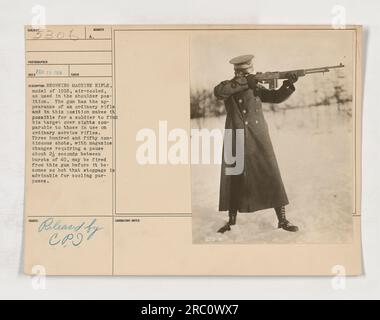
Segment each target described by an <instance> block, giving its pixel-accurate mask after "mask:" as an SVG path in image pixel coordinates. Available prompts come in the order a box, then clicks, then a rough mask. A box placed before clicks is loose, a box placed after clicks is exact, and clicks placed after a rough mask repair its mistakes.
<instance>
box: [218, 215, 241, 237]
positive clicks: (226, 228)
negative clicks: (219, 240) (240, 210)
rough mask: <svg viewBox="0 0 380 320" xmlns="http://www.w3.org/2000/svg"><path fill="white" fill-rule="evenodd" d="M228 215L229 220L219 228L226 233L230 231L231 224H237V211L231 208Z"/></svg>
mask: <svg viewBox="0 0 380 320" xmlns="http://www.w3.org/2000/svg"><path fill="white" fill-rule="evenodd" d="M228 217H229V220H228V222H227V223H226V224H225V225H224V226H223V227H221V228H220V229H219V230H218V232H219V233H225V232H226V231H230V230H231V226H233V225H235V224H236V217H237V211H235V210H230V211H229V212H228Z"/></svg>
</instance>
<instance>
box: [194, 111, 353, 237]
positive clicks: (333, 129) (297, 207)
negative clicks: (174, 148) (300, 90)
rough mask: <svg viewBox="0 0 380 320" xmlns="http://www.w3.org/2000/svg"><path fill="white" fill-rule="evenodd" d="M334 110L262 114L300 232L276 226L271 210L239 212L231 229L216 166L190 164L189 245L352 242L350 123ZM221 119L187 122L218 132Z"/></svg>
mask: <svg viewBox="0 0 380 320" xmlns="http://www.w3.org/2000/svg"><path fill="white" fill-rule="evenodd" d="M345 110H349V109H347V106H346V108H345V109H344V110H338V108H337V106H332V105H330V106H320V107H310V108H300V109H293V110H285V109H283V110H280V111H278V112H275V113H273V112H265V117H266V119H267V122H268V125H269V129H270V135H271V138H272V142H273V146H274V149H275V152H276V155H277V160H278V162H279V166H280V169H281V173H282V177H283V181H284V184H285V188H286V190H287V194H288V198H289V201H290V205H289V206H287V207H286V208H287V216H288V218H289V220H290V221H291V222H293V223H294V224H296V225H298V226H299V227H300V231H299V232H298V233H289V232H286V231H283V230H279V229H277V223H276V222H277V220H276V216H275V213H274V210H273V209H271V210H262V211H258V212H255V213H239V214H238V224H237V225H236V226H233V227H232V230H231V231H230V232H226V233H225V234H219V233H217V232H216V231H217V230H218V229H219V228H220V227H221V226H222V225H223V224H224V223H225V222H226V221H227V213H226V212H218V211H217V209H218V199H219V179H220V166H218V165H193V166H192V206H193V242H194V243H209V244H211V243H346V242H350V241H351V239H352V218H351V216H352V212H353V208H352V207H353V205H352V203H353V158H352V157H353V143H352V141H353V140H352V139H353V130H352V128H353V125H352V117H351V116H350V115H349V114H348V113H347V112H346V111H345ZM224 120H225V118H224V117H220V118H202V119H194V120H192V127H193V128H208V129H212V128H223V126H224Z"/></svg>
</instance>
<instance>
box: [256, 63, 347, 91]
mask: <svg viewBox="0 0 380 320" xmlns="http://www.w3.org/2000/svg"><path fill="white" fill-rule="evenodd" d="M343 67H344V65H343V64H342V63H340V64H339V65H337V66H331V67H320V68H311V69H299V70H289V71H281V72H279V71H274V72H264V73H262V72H257V73H256V74H255V78H256V80H257V81H258V82H261V83H268V84H269V89H274V88H277V82H278V80H280V79H287V78H288V76H289V74H290V73H295V74H296V75H297V76H298V77H303V76H306V75H307V74H310V73H325V72H329V71H330V69H337V68H343Z"/></svg>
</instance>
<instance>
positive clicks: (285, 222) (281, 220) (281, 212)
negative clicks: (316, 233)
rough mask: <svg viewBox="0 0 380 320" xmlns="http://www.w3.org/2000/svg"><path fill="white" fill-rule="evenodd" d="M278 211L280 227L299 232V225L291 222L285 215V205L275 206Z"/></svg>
mask: <svg viewBox="0 0 380 320" xmlns="http://www.w3.org/2000/svg"><path fill="white" fill-rule="evenodd" d="M274 209H275V211H276V215H277V219H278V228H279V229H284V230H285V231H289V232H297V231H298V230H299V229H298V227H297V226H295V225H293V224H291V223H290V222H289V221H288V220H287V219H286V215H285V207H284V206H281V207H277V208H274Z"/></svg>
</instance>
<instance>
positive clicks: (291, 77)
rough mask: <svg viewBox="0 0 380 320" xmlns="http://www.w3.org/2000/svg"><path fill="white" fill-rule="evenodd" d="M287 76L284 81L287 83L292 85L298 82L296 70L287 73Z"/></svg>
mask: <svg viewBox="0 0 380 320" xmlns="http://www.w3.org/2000/svg"><path fill="white" fill-rule="evenodd" d="M286 78H287V80H285V81H284V82H286V84H288V85H292V84H293V83H296V82H297V80H298V76H297V74H296V73H294V72H289V73H288V74H287V75H286Z"/></svg>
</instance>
